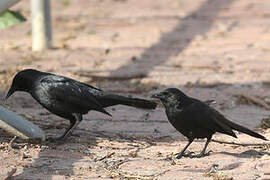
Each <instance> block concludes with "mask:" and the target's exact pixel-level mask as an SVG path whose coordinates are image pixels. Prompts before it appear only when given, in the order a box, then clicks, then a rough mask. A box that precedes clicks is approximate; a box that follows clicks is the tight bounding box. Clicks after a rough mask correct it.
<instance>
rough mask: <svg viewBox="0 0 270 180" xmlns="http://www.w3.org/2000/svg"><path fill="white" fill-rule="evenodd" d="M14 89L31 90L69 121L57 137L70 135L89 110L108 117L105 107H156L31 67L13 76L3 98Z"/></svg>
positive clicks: (36, 98)
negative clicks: (66, 127) (67, 125)
mask: <svg viewBox="0 0 270 180" xmlns="http://www.w3.org/2000/svg"><path fill="white" fill-rule="evenodd" d="M16 91H25V92H28V93H30V94H31V95H32V97H33V98H34V99H35V100H37V102H39V103H40V104H41V105H42V106H43V107H44V108H46V109H47V110H49V111H50V112H52V113H54V114H56V115H58V116H60V117H63V118H65V119H68V120H69V121H70V126H69V128H68V129H67V130H66V131H65V133H64V134H63V135H62V136H60V137H59V138H58V139H64V138H65V137H67V136H68V135H69V134H71V133H72V131H73V130H74V129H75V128H76V126H78V124H79V123H80V122H81V121H82V115H83V114H86V113H88V111H90V110H95V111H99V112H102V113H105V114H107V115H109V116H111V115H110V114H109V113H108V112H107V111H106V110H105V109H104V108H105V107H108V106H114V105H118V104H122V105H127V106H133V107H137V108H143V109H155V107H156V103H155V102H151V101H148V100H143V99H138V98H130V97H124V96H120V95H116V94H112V93H109V92H105V91H102V90H100V89H98V88H95V87H93V86H90V85H88V84H85V83H82V82H78V81H75V80H73V79H70V78H67V77H63V76H58V75H55V74H51V73H46V72H41V71H37V70H34V69H25V70H22V71H20V72H18V73H17V74H16V75H15V77H14V79H13V82H12V85H11V87H10V89H9V91H8V93H7V96H6V99H7V98H8V97H9V96H11V95H12V94H13V93H14V92H16Z"/></svg>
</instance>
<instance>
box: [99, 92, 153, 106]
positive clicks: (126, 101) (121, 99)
mask: <svg viewBox="0 0 270 180" xmlns="http://www.w3.org/2000/svg"><path fill="white" fill-rule="evenodd" d="M100 101H102V105H103V106H104V107H107V106H113V105H118V104H121V105H126V106H132V107H136V108H142V109H155V108H156V106H157V104H156V103H155V102H153V101H149V100H145V99H139V98H131V97H125V96H121V95H115V94H108V95H106V96H103V97H102V99H101V100H100Z"/></svg>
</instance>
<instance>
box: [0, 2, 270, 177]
mask: <svg viewBox="0 0 270 180" xmlns="http://www.w3.org/2000/svg"><path fill="white" fill-rule="evenodd" d="M51 6H52V23H53V45H54V46H53V49H51V50H48V51H45V52H39V53H37V52H32V51H31V24H30V22H31V21H30V20H31V17H30V4H29V1H22V2H20V3H19V4H17V5H16V6H14V8H13V9H15V10H20V11H21V13H22V14H23V15H24V16H25V17H26V18H28V21H27V22H26V23H22V24H19V25H16V26H14V27H11V28H9V29H6V30H2V31H1V39H0V64H1V66H0V87H1V88H0V97H4V96H5V93H6V91H7V88H8V86H9V85H10V82H11V80H12V78H13V76H14V74H15V73H16V72H17V71H19V70H21V69H24V68H36V69H40V70H42V71H48V72H52V73H57V74H61V75H64V76H69V77H72V78H75V79H77V80H80V81H83V82H86V83H89V84H91V85H94V86H97V87H99V88H102V89H104V90H106V91H111V92H115V93H119V94H123V95H131V96H137V97H143V98H149V97H150V95H151V94H152V93H154V92H157V91H160V90H163V89H165V88H166V87H178V88H180V89H182V90H183V91H184V92H186V93H187V94H189V95H191V96H193V97H196V98H199V99H201V100H207V99H215V100H216V104H215V105H214V106H215V108H217V109H218V110H220V111H221V112H222V113H223V114H225V115H226V116H227V117H228V118H230V119H231V120H233V121H235V122H237V123H239V124H242V125H244V126H246V127H249V128H251V129H254V130H257V131H258V132H260V133H261V134H263V135H264V136H266V137H267V138H268V139H270V131H269V128H268V129H261V128H258V127H259V125H260V124H261V121H262V120H264V122H267V121H268V122H269V119H270V118H269V117H270V111H269V110H270V63H269V59H270V48H269V47H270V12H269V8H270V2H269V1H257V0H238V1H233V0H197V1H185V0H156V1H153V0H144V1H138V0H91V1H89V0H77V1H73V0H58V1H51ZM3 104H4V106H5V107H7V108H9V109H11V110H13V111H15V112H16V113H18V114H21V115H23V116H25V117H26V118H28V119H29V120H31V121H32V122H33V123H35V124H36V125H38V126H39V127H41V128H42V129H43V130H44V131H45V132H46V134H47V136H58V135H60V134H61V133H63V132H64V129H65V128H66V127H67V126H68V121H65V120H63V119H61V118H59V117H57V116H55V115H52V114H51V113H48V112H47V111H46V110H45V109H44V108H42V107H41V106H40V105H39V104H37V102H35V101H34V100H33V99H32V97H31V96H30V95H28V94H26V93H20V92H18V93H15V94H14V95H13V96H12V97H11V98H10V99H9V100H8V101H7V102H5V103H4V102H3ZM108 111H109V112H110V113H111V114H112V115H113V117H112V118H110V117H107V116H105V115H103V114H100V113H97V112H90V113H88V114H87V115H85V116H84V121H83V122H82V123H81V124H80V125H79V127H78V128H77V129H76V130H75V131H74V133H73V135H72V136H71V137H70V138H69V139H68V140H67V141H65V142H64V143H61V144H56V143H43V144H38V145H35V144H27V143H24V142H20V141H18V142H15V143H13V146H12V148H10V146H9V145H8V142H9V141H10V140H11V139H12V136H11V135H8V134H7V133H6V132H4V131H2V130H1V131H0V154H1V155H0V167H1V168H0V169H1V170H0V174H2V178H5V176H7V174H8V173H10V174H13V175H12V179H164V180H165V179H166V180H168V179H270V147H269V145H268V146H267V145H257V146H241V145H237V144H219V143H215V142H212V143H210V145H209V147H208V151H209V150H211V151H212V152H211V155H210V156H208V157H204V158H200V159H196V158H195V159H190V158H183V159H180V160H177V159H175V154H176V153H177V152H179V151H180V150H181V148H183V147H184V146H185V144H186V143H187V141H186V139H185V138H184V137H183V136H182V135H181V134H180V133H178V132H177V131H175V130H174V128H173V127H172V126H171V125H170V124H169V123H168V122H167V118H166V116H165V113H164V109H163V108H162V106H159V107H158V108H157V109H156V110H152V111H145V110H140V109H135V108H130V107H125V106H116V107H111V108H108ZM238 137H239V138H238V139H234V138H231V137H228V136H225V135H221V134H216V135H215V136H214V139H217V140H221V141H227V142H236V143H264V142H263V141H261V140H257V139H255V138H252V137H250V136H247V135H244V134H238ZM204 142H205V141H204V140H199V141H196V142H194V143H193V144H192V145H191V147H190V148H189V150H190V151H194V152H195V153H199V152H200V151H201V149H202V148H203V145H204ZM15 171H16V172H15ZM14 172H15V173H14Z"/></svg>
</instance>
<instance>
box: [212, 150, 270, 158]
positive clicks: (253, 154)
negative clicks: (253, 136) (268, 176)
mask: <svg viewBox="0 0 270 180" xmlns="http://www.w3.org/2000/svg"><path fill="white" fill-rule="evenodd" d="M212 154H223V155H228V156H234V157H237V158H261V157H262V156H263V155H270V152H267V151H265V150H260V151H257V150H255V149H249V150H246V151H244V152H241V153H232V152H226V151H222V152H213V153H212Z"/></svg>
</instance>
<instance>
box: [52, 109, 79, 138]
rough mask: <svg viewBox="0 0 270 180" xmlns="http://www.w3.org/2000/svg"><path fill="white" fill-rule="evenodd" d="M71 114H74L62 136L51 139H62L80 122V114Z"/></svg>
mask: <svg viewBox="0 0 270 180" xmlns="http://www.w3.org/2000/svg"><path fill="white" fill-rule="evenodd" d="M73 116H74V119H72V120H70V126H69V128H68V129H67V130H66V131H65V132H64V134H63V135H62V136H60V137H58V138H54V139H52V140H53V141H55V140H64V139H65V138H66V137H67V136H69V135H70V134H71V133H72V132H73V130H74V129H75V128H76V127H77V126H78V125H79V124H80V122H81V121H82V115H81V114H77V113H74V114H73ZM50 140H51V139H50Z"/></svg>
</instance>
